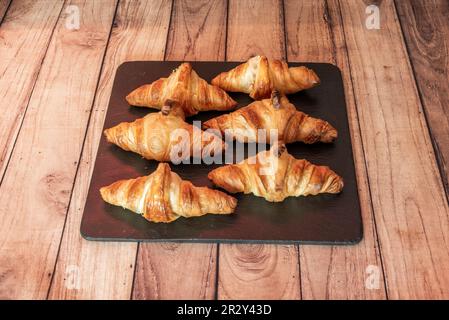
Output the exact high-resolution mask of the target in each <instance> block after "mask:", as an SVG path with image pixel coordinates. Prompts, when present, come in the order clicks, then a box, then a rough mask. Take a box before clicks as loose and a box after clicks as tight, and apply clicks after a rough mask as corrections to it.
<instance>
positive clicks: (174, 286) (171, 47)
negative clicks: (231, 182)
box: [133, 0, 226, 299]
mask: <svg viewBox="0 0 449 320" xmlns="http://www.w3.org/2000/svg"><path fill="white" fill-rule="evenodd" d="M171 20H172V21H171V24H170V32H169V37H168V39H169V40H168V43H167V50H168V51H167V54H166V59H168V60H221V59H224V53H225V52H224V48H225V33H226V1H224V0H216V1H196V0H191V1H175V2H174V7H173V13H172V19H171ZM216 256H217V245H216V244H178V245H175V244H170V245H168V244H154V243H153V244H150V243H142V244H141V245H140V247H139V253H138V259H137V270H136V277H135V281H134V291H133V298H135V299H212V298H214V295H215V290H216V288H215V286H216V269H217V267H216V263H217V261H216Z"/></svg>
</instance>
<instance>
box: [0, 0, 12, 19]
mask: <svg viewBox="0 0 449 320" xmlns="http://www.w3.org/2000/svg"><path fill="white" fill-rule="evenodd" d="M10 3H11V0H0V25H1V23H2V22H3V18H4V16H5V13H6V10H7V9H8V6H9V5H10Z"/></svg>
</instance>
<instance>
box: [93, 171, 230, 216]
mask: <svg viewBox="0 0 449 320" xmlns="http://www.w3.org/2000/svg"><path fill="white" fill-rule="evenodd" d="M100 193H101V197H102V198H103V200H104V201H106V202H108V203H110V204H113V205H115V206H122V207H123V208H125V209H128V210H131V211H134V212H136V213H139V214H141V215H143V217H144V218H145V219H147V220H148V221H152V222H172V221H174V220H176V219H178V218H179V217H181V216H182V217H185V218H190V217H199V216H203V215H205V214H207V213H212V214H230V213H233V212H234V209H235V207H236V206H237V200H236V199H235V198H233V197H231V196H229V195H227V194H225V193H223V192H221V191H218V190H212V189H209V188H207V187H195V186H194V185H193V184H192V183H191V182H190V181H186V180H182V179H181V178H180V177H179V176H178V175H177V174H176V173H174V172H172V171H171V170H170V166H169V165H168V164H166V163H159V165H158V167H157V169H156V171H154V172H153V173H152V174H150V175H149V176H145V177H140V178H136V179H130V180H120V181H117V182H115V183H113V184H111V185H110V186H107V187H103V188H101V189H100Z"/></svg>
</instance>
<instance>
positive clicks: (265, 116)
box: [203, 91, 337, 143]
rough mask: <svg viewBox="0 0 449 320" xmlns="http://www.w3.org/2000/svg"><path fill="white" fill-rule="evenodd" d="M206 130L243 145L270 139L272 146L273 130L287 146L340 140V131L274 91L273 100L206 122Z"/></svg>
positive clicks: (263, 101)
mask: <svg viewBox="0 0 449 320" xmlns="http://www.w3.org/2000/svg"><path fill="white" fill-rule="evenodd" d="M203 128H211V129H216V130H219V131H220V132H221V133H222V134H226V135H227V136H230V137H232V138H233V139H235V140H237V141H239V142H263V139H266V142H267V143H270V134H271V131H270V130H273V129H274V130H275V132H277V135H278V140H280V141H283V142H285V143H292V142H296V141H302V142H304V143H315V142H332V141H334V140H335V139H336V138H337V130H335V128H334V127H332V126H331V125H330V124H329V123H328V122H326V121H324V120H321V119H316V118H312V117H310V116H308V115H307V114H305V113H303V112H301V111H298V110H297V109H296V107H295V106H294V105H293V104H291V103H290V102H289V101H288V99H287V97H285V96H279V95H278V94H277V93H276V91H273V95H272V97H271V99H265V100H260V101H254V102H253V103H251V104H249V105H248V106H246V107H243V108H240V109H238V110H236V111H234V112H231V113H229V114H224V115H221V116H218V117H216V118H212V119H210V120H209V121H206V122H205V123H204V124H203ZM258 129H265V130H262V131H259V130H258ZM261 135H262V136H261ZM271 142H272V143H274V142H275V141H271Z"/></svg>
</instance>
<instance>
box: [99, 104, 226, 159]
mask: <svg viewBox="0 0 449 320" xmlns="http://www.w3.org/2000/svg"><path fill="white" fill-rule="evenodd" d="M170 103H172V102H170ZM170 103H168V104H170ZM181 115H182V114H181ZM194 130H196V131H194ZM104 134H105V136H106V139H107V140H108V141H109V142H111V143H114V144H116V145H117V146H119V147H120V148H122V149H124V150H126V151H132V152H135V153H138V154H140V155H141V156H142V157H144V158H146V159H149V160H157V161H172V162H173V159H176V161H182V160H185V159H187V158H190V157H192V156H194V157H198V158H200V157H204V156H213V155H214V154H218V153H219V152H220V153H221V151H222V150H223V149H224V148H225V144H224V142H223V141H222V140H221V139H220V138H219V137H217V136H216V135H214V134H212V133H208V132H204V131H202V130H201V129H199V128H194V127H193V126H192V125H191V124H189V123H187V122H185V121H184V120H183V118H182V117H181V116H180V111H179V109H178V107H173V108H172V107H171V106H164V107H163V110H162V111H161V112H153V113H150V114H148V115H146V116H145V117H143V118H141V119H137V120H136V121H134V122H122V123H120V124H119V125H117V126H115V127H112V128H109V129H106V130H105V131H104ZM181 135H183V136H184V138H186V139H182V138H181ZM199 137H201V142H199V141H198V140H199V139H198V138H199ZM194 140H196V141H194ZM182 150H184V152H182Z"/></svg>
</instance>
